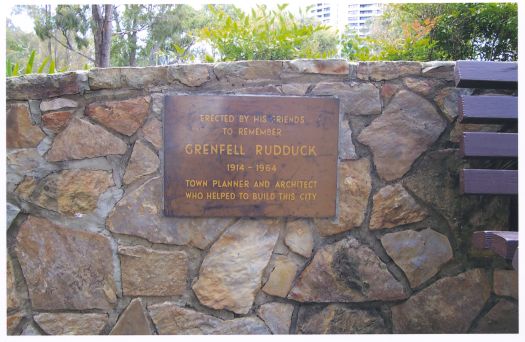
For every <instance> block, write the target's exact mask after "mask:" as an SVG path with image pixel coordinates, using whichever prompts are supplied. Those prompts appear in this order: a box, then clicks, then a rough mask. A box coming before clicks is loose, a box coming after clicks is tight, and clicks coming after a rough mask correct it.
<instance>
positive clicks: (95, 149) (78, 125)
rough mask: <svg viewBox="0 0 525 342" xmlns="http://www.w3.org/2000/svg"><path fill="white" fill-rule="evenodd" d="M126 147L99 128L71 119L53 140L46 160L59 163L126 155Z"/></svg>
mask: <svg viewBox="0 0 525 342" xmlns="http://www.w3.org/2000/svg"><path fill="white" fill-rule="evenodd" d="M126 150H127V145H126V143H125V142H124V141H122V140H120V139H119V138H117V137H116V136H114V135H113V134H111V133H109V132H107V131H106V130H105V129H103V128H102V127H100V126H97V125H93V124H92V123H89V122H87V121H85V120H81V119H78V118H72V119H71V121H70V122H69V125H68V126H67V127H66V128H65V129H64V130H63V131H62V132H60V133H59V134H58V135H57V136H56V137H55V140H53V145H52V146H51V149H50V150H49V152H48V153H47V156H46V158H47V160H49V161H61V160H71V159H84V158H94V157H100V156H108V155H112V154H124V153H126Z"/></svg>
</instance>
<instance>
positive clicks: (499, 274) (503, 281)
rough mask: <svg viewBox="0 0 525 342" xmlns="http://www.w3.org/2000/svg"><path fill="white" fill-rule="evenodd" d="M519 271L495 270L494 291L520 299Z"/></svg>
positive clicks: (500, 294) (499, 294)
mask: <svg viewBox="0 0 525 342" xmlns="http://www.w3.org/2000/svg"><path fill="white" fill-rule="evenodd" d="M518 292H519V286H518V272H517V271H514V270H494V293H495V294H497V295H498V296H509V297H512V298H514V299H518Z"/></svg>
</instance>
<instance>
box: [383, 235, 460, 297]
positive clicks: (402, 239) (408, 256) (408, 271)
mask: <svg viewBox="0 0 525 342" xmlns="http://www.w3.org/2000/svg"><path fill="white" fill-rule="evenodd" d="M381 243H382V244H383V247H384V248H385V250H386V252H387V253H388V255H389V256H390V257H391V258H392V259H393V260H394V262H395V263H396V264H397V265H398V266H399V267H401V269H402V270H403V272H405V275H406V276H407V278H408V281H409V282H410V286H412V287H413V288H415V287H418V286H419V285H421V284H423V283H424V282H425V281H426V280H428V279H430V278H431V277H433V276H434V275H435V274H437V273H438V271H439V269H440V268H441V266H442V265H443V264H445V263H447V262H448V261H450V260H451V259H452V256H453V255H452V247H451V246H450V243H449V241H448V239H447V237H446V236H445V235H443V234H440V233H438V232H436V231H434V230H432V229H430V228H428V229H425V230H422V231H420V232H416V231H413V230H405V231H401V232H397V233H391V234H385V235H384V236H383V237H382V238H381Z"/></svg>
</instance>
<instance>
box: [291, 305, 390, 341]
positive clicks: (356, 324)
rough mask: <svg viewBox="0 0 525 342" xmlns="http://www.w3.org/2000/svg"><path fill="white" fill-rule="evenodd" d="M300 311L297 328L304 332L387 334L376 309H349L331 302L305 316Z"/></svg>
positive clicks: (303, 312) (303, 311)
mask: <svg viewBox="0 0 525 342" xmlns="http://www.w3.org/2000/svg"><path fill="white" fill-rule="evenodd" d="M305 311H306V310H304V309H302V311H301V312H300V313H299V320H298V322H297V330H298V332H299V333H302V334H386V333H388V332H389V331H388V329H387V328H386V326H385V322H384V321H383V318H382V317H381V316H380V315H379V314H378V313H377V312H374V311H365V310H358V309H349V308H346V307H345V306H343V305H340V304H330V305H328V306H327V307H326V308H324V309H323V310H321V311H320V312H319V313H315V314H313V315H310V316H309V317H305V316H306V315H305Z"/></svg>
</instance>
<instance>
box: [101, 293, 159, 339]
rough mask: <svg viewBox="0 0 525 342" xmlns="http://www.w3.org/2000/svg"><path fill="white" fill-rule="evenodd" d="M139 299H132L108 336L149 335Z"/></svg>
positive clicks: (148, 326) (148, 324)
mask: <svg viewBox="0 0 525 342" xmlns="http://www.w3.org/2000/svg"><path fill="white" fill-rule="evenodd" d="M146 315H147V314H146V312H145V310H144V307H143V306H142V301H141V300H140V298H135V299H133V300H132V301H131V302H130V303H129V305H128V306H127V307H126V309H125V310H124V311H123V312H122V314H121V315H120V317H119V318H118V321H117V323H116V324H115V326H114V327H113V329H112V330H111V332H110V333H109V334H110V335H151V334H152V333H151V326H150V323H149V320H148V318H147V316H146Z"/></svg>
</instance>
